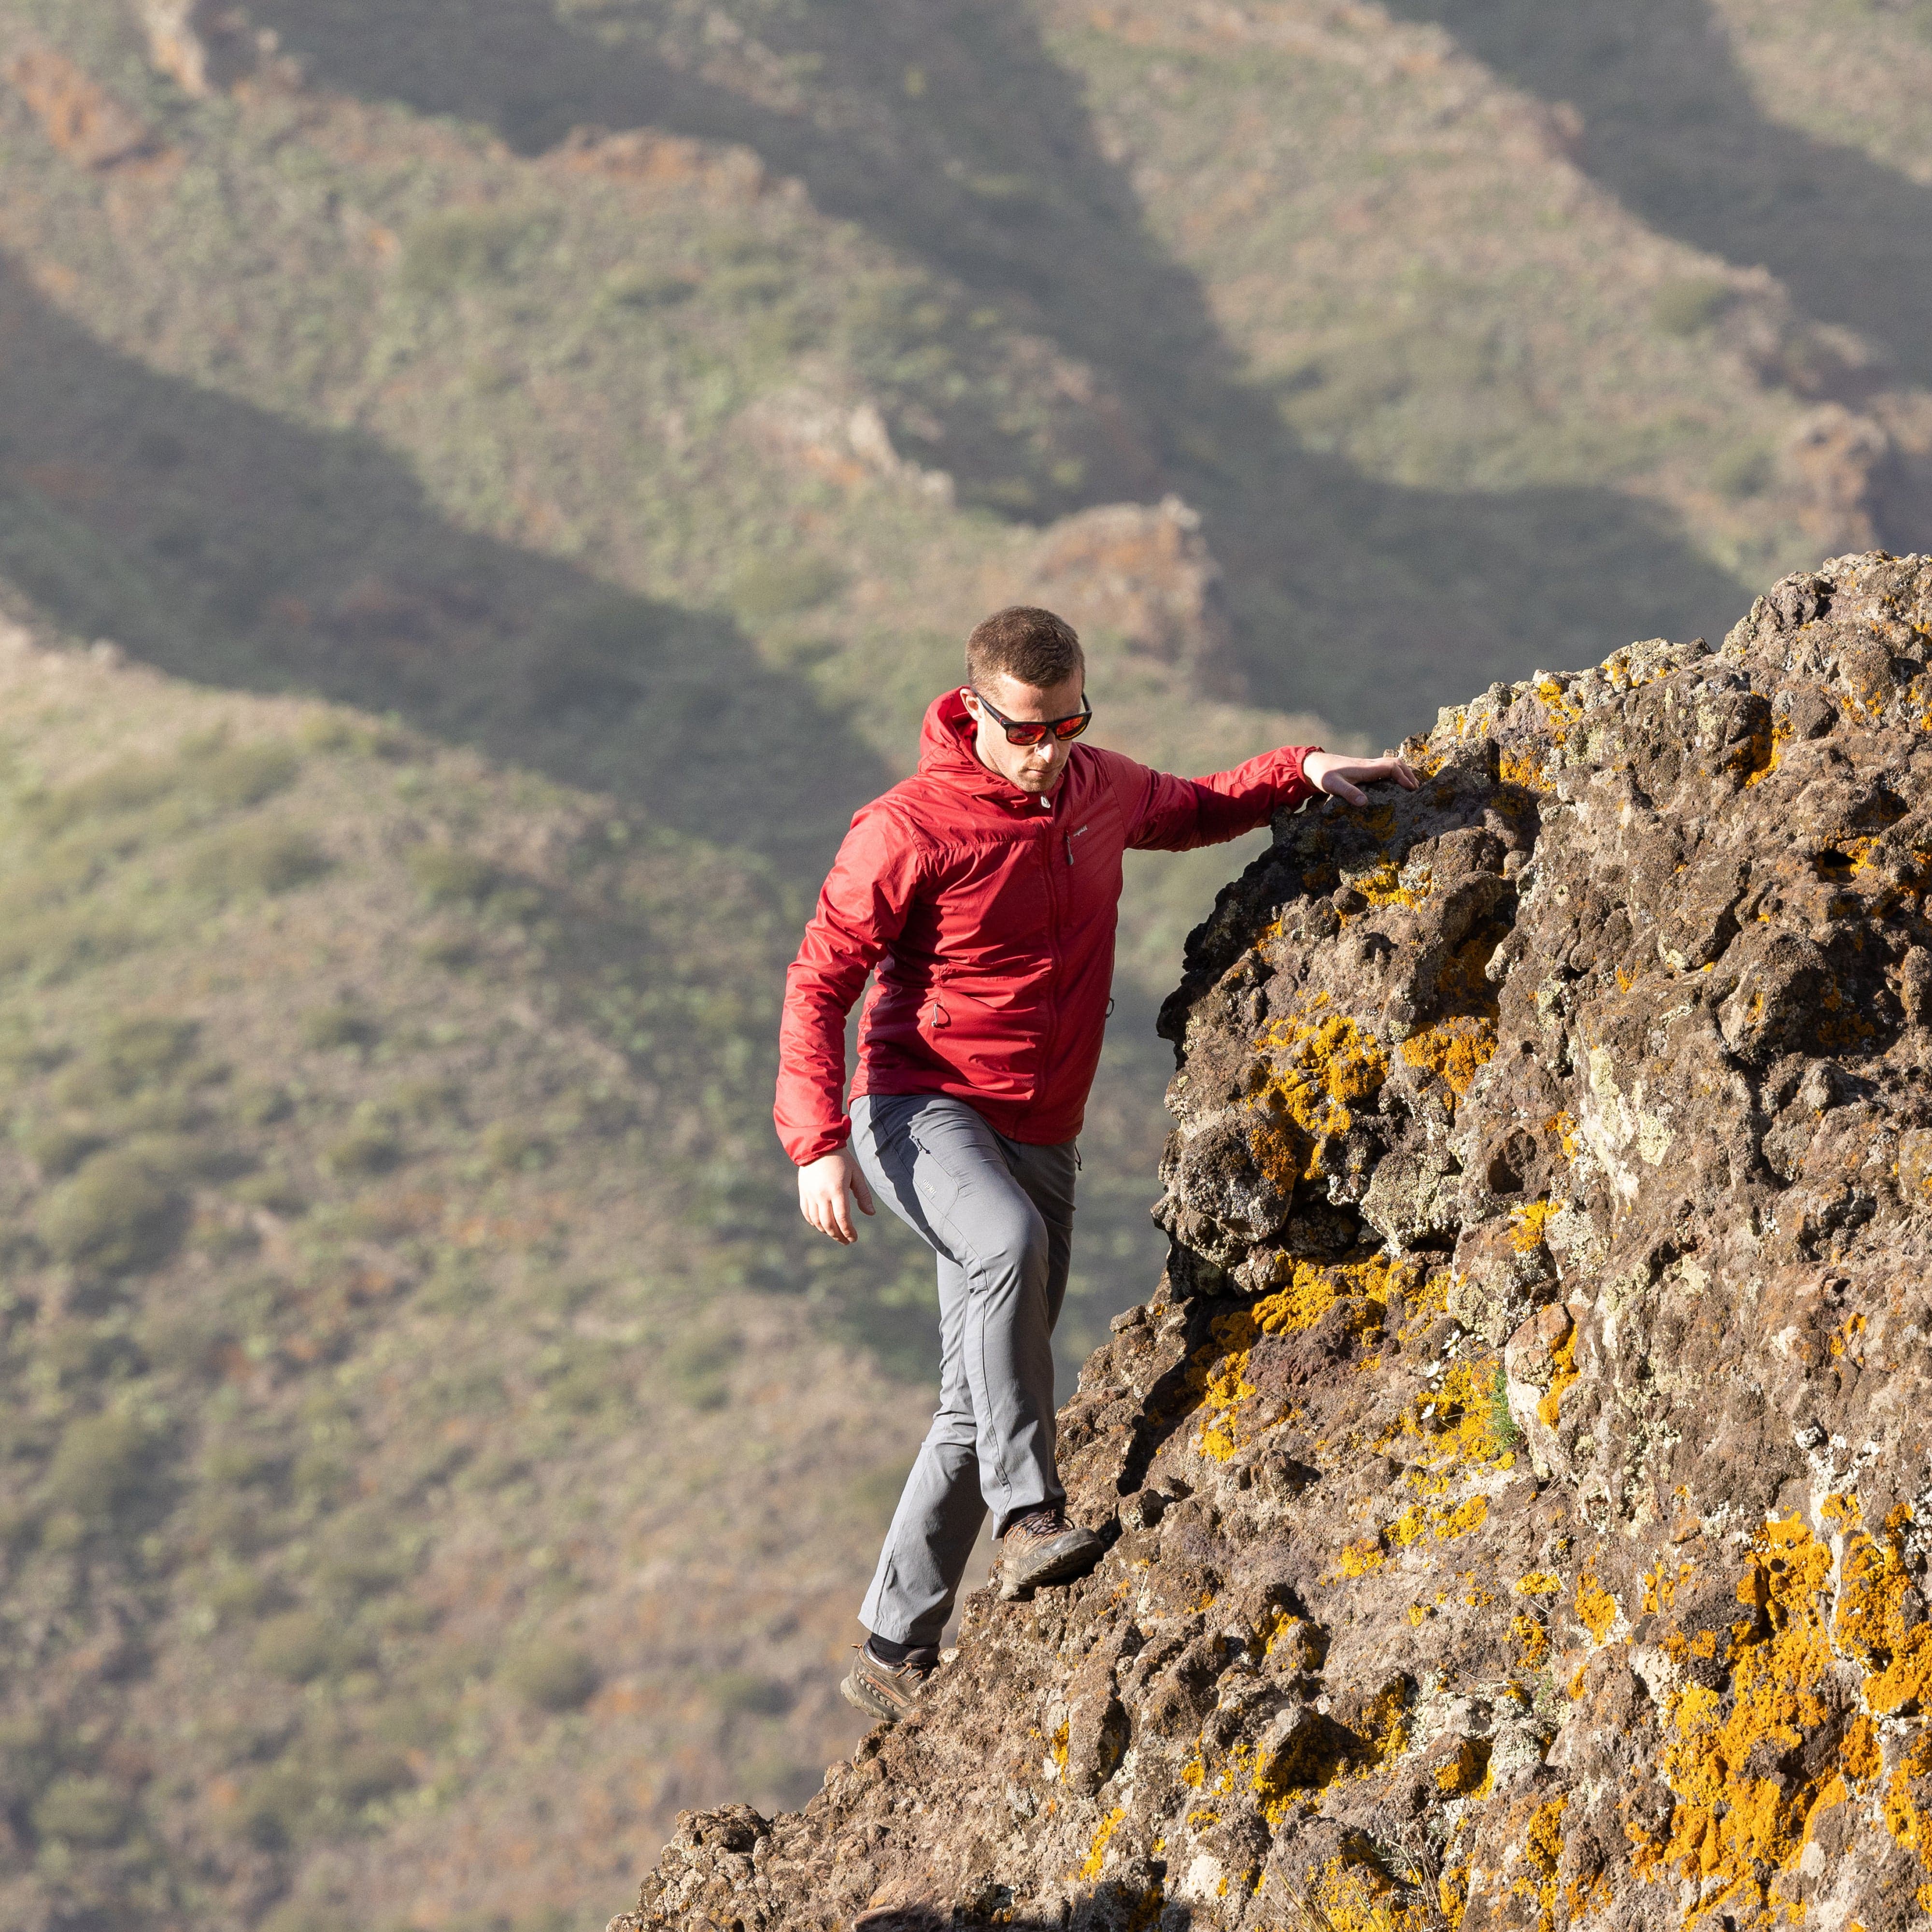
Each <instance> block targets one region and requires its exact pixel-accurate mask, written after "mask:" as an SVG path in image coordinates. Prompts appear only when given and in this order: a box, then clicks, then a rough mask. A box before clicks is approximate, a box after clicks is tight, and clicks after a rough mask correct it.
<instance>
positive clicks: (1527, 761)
mask: <svg viewBox="0 0 1932 1932" xmlns="http://www.w3.org/2000/svg"><path fill="white" fill-rule="evenodd" d="M1496 772H1497V775H1498V776H1499V778H1501V779H1502V781H1503V783H1504V784H1506V785H1520V786H1521V787H1523V790H1526V791H1537V792H1545V791H1547V790H1549V789H1550V780H1549V778H1547V776H1546V775H1545V774H1544V766H1543V756H1542V754H1541V752H1540V751H1535V750H1532V749H1529V748H1525V749H1523V750H1521V751H1505V752H1504V753H1503V754H1502V756H1501V757H1499V759H1498V760H1496Z"/></svg>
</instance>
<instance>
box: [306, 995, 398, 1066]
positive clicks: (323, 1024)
mask: <svg viewBox="0 0 1932 1932" xmlns="http://www.w3.org/2000/svg"><path fill="white" fill-rule="evenodd" d="M382 1037H383V1029H382V1026H381V1024H380V1022H378V1021H377V1019H376V1016H374V1014H373V1013H371V1012H370V1010H368V1007H365V1006H363V1005H362V1004H361V1003H360V1002H359V1001H355V1000H338V1001H335V1003H334V1004H333V1005H331V1006H326V1007H317V1008H316V1009H315V1010H314V1011H313V1012H312V1013H305V1014H303V1016H302V1044H303V1046H312V1047H314V1048H315V1049H316V1050H317V1052H323V1053H327V1052H333V1051H335V1049H338V1048H339V1047H345V1046H354V1047H370V1046H374V1045H375V1044H376V1043H377V1040H380V1039H381V1038H382Z"/></svg>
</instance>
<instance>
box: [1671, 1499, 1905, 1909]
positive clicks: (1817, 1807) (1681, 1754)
mask: <svg viewBox="0 0 1932 1932" xmlns="http://www.w3.org/2000/svg"><path fill="white" fill-rule="evenodd" d="M1840 1514H1841V1517H1843V1515H1844V1514H1846V1512H1844V1511H1841V1512H1840ZM1854 1541H1855V1544H1864V1546H1865V1548H1864V1550H1863V1551H1857V1552H1855V1556H1856V1557H1857V1564H1856V1565H1855V1566H1854V1567H1855V1568H1857V1575H1856V1576H1855V1577H1854V1576H1852V1575H1851V1574H1849V1572H1848V1574H1847V1577H1846V1591H1845V1592H1844V1594H1845V1596H1846V1599H1847V1600H1848V1601H1849V1607H1850V1622H1849V1625H1847V1624H1846V1608H1845V1607H1844V1606H1843V1605H1842V1604H1841V1610H1840V1615H1839V1626H1840V1631H1841V1641H1842V1642H1843V1643H1845V1644H1846V1646H1847V1647H1849V1649H1852V1652H1853V1653H1854V1654H1855V1655H1864V1656H1865V1657H1866V1658H1868V1659H1870V1660H1872V1661H1876V1659H1877V1658H1878V1657H1879V1655H1880V1653H1879V1651H1878V1649H1876V1647H1875V1646H1873V1645H1872V1643H1870V1637H1872V1636H1873V1634H1876V1632H1875V1631H1874V1630H1873V1628H1872V1627H1871V1626H1870V1622H1869V1619H1870V1616H1872V1615H1873V1613H1874V1611H1873V1605H1874V1602H1875V1601H1876V1604H1878V1606H1879V1607H1878V1609H1877V1610H1876V1615H1877V1616H1878V1619H1879V1622H1880V1623H1881V1624H1882V1622H1883V1621H1884V1613H1883V1610H1882V1600H1883V1598H1884V1596H1885V1568H1886V1553H1885V1552H1884V1551H1882V1550H1877V1549H1876V1547H1875V1546H1872V1545H1871V1544H1870V1539H1869V1538H1864V1537H1863V1535H1862V1533H1861V1534H1860V1535H1859V1536H1858V1538H1855V1540H1854ZM1860 1566H1861V1567H1860ZM1835 1567H1836V1566H1835V1564H1834V1561H1833V1558H1832V1550H1831V1548H1830V1547H1829V1544H1824V1543H1821V1542H1820V1541H1818V1540H1817V1538H1814V1536H1813V1535H1812V1533H1811V1530H1810V1529H1808V1527H1807V1526H1806V1525H1805V1523H1803V1522H1802V1520H1799V1519H1797V1518H1796V1517H1793V1518H1791V1519H1789V1520H1784V1521H1778V1522H1773V1523H1770V1524H1769V1525H1767V1526H1766V1529H1765V1530H1764V1531H1763V1534H1762V1535H1760V1537H1759V1538H1758V1539H1757V1544H1756V1546H1755V1547H1754V1550H1753V1551H1752V1553H1751V1567H1750V1568H1749V1569H1748V1571H1747V1572H1746V1573H1745V1576H1744V1577H1742V1580H1740V1581H1739V1584H1738V1586H1737V1596H1738V1601H1739V1604H1740V1605H1741V1606H1742V1608H1743V1610H1744V1614H1743V1615H1742V1616H1741V1617H1739V1619H1736V1620H1735V1621H1734V1622H1733V1623H1732V1625H1731V1626H1730V1640H1731V1643H1733V1645H1734V1646H1736V1662H1735V1664H1733V1667H1732V1669H1731V1671H1730V1678H1729V1681H1728V1683H1727V1685H1725V1686H1724V1688H1722V1689H1721V1690H1720V1689H1718V1688H1712V1686H1711V1685H1709V1684H1708V1683H1696V1682H1694V1683H1691V1684H1689V1685H1686V1686H1685V1688H1682V1690H1680V1691H1677V1692H1676V1693H1674V1694H1672V1696H1671V1697H1670V1699H1669V1700H1668V1703H1667V1739H1668V1742H1667V1744H1666V1746H1665V1748H1664V1753H1663V1757H1662V1763H1661V1769H1662V1771H1663V1773H1664V1778H1665V1780H1666V1781H1667V1783H1668V1784H1669V1785H1670V1789H1671V1791H1672V1793H1673V1796H1674V1797H1675V1799H1676V1805H1675V1807H1674V1808H1673V1812H1672V1816H1671V1822H1670V1835H1669V1837H1668V1838H1667V1839H1666V1840H1665V1841H1662V1842H1661V1843H1660V1842H1658V1841H1655V1840H1653V1839H1650V1838H1647V1837H1646V1836H1645V1835H1643V1833H1642V1832H1639V1831H1637V1829H1635V1828H1633V1829H1632V1838H1633V1840H1634V1844H1635V1850H1636V1870H1637V1876H1638V1877H1639V1879H1640V1880H1646V1881H1647V1880H1648V1879H1650V1878H1651V1877H1652V1876H1655V1875H1658V1873H1657V1868H1658V1867H1659V1866H1667V1867H1674V1868H1675V1869H1676V1871H1677V1872H1678V1873H1679V1874H1680V1875H1681V1876H1682V1877H1683V1878H1684V1879H1687V1880H1694V1881H1695V1882H1697V1885H1698V1886H1699V1892H1698V1901H1697V1906H1696V1909H1694V1911H1693V1912H1692V1913H1691V1916H1690V1918H1688V1920H1687V1921H1686V1923H1687V1924H1688V1925H1696V1924H1700V1923H1701V1922H1703V1921H1707V1920H1709V1919H1712V1918H1718V1919H1722V1918H1734V1919H1735V1918H1742V1917H1744V1916H1745V1915H1746V1914H1749V1915H1750V1918H1751V1922H1752V1923H1754V1924H1756V1923H1758V1922H1760V1921H1763V1922H1766V1923H1769V1915H1770V1913H1771V1911H1772V1906H1773V1904H1774V1903H1775V1901H1776V1900H1777V1898H1778V1893H1777V1891H1776V1889H1775V1888H1776V1887H1777V1885H1778V1878H1779V1875H1780V1874H1781V1873H1786V1872H1790V1871H1792V1870H1795V1869H1796V1867H1797V1864H1798V1861H1799V1858H1801V1857H1802V1855H1803V1853H1804V1850H1805V1846H1806V1844H1807V1843H1808V1842H1809V1841H1810V1839H1811V1837H1812V1835H1813V1834H1814V1832H1815V1830H1816V1829H1817V1825H1818V1823H1819V1821H1820V1819H1821V1818H1822V1817H1823V1815H1824V1814H1826V1812H1828V1811H1831V1810H1832V1809H1833V1808H1835V1807H1836V1806H1838V1805H1842V1804H1844V1803H1845V1802H1847V1801H1848V1800H1849V1799H1852V1798H1853V1797H1855V1796H1858V1795H1859V1794H1860V1793H1861V1791H1862V1790H1864V1788H1866V1787H1870V1785H1871V1784H1873V1782H1874V1781H1876V1778H1877V1777H1878V1775H1879V1772H1880V1769H1881V1767H1882V1760H1881V1757H1880V1754H1879V1745H1878V1739H1877V1736H1876V1731H1875V1730H1874V1727H1873V1725H1872V1724H1871V1722H1870V1719H1869V1718H1867V1717H1865V1716H1864V1715H1862V1714H1861V1715H1859V1716H1858V1717H1857V1718H1854V1719H1853V1721H1852V1722H1851V1724H1849V1726H1847V1727H1846V1729H1845V1730H1843V1733H1842V1734H1841V1736H1839V1737H1838V1739H1837V1741H1836V1742H1835V1745H1834V1747H1833V1748H1830V1749H1829V1750H1825V1751H1818V1750H1816V1749H1815V1748H1814V1749H1807V1748H1805V1747H1807V1746H1808V1745H1811V1743H1812V1742H1813V1741H1814V1740H1815V1739H1817V1737H1818V1736H1819V1735H1820V1733H1825V1734H1826V1736H1829V1729H1828V1727H1829V1726H1830V1725H1832V1724H1833V1722H1834V1721H1835V1711H1836V1709H1837V1708H1838V1706H1837V1702H1836V1697H1835V1693H1834V1691H1833V1685H1832V1679H1833V1678H1834V1676H1835V1655H1834V1650H1833V1645H1832V1637H1833V1634H1834V1631H1833V1628H1832V1623H1831V1622H1830V1617H1831V1612H1832V1595H1833V1571H1834V1569H1835ZM1874 1593H1875V1595H1874ZM1685 1649H1687V1651H1688V1650H1694V1649H1695V1646H1688V1645H1687V1646H1685ZM1715 1654H1716V1650H1715V1645H1713V1646H1712V1647H1711V1649H1709V1651H1708V1652H1706V1655H1715ZM1880 1675H1882V1673H1880ZM1876 1681H1877V1679H1876V1678H1875V1677H1868V1678H1867V1697H1869V1696H1870V1688H1871V1687H1872V1686H1873V1684H1874V1683H1875V1682H1876ZM1767 1760H1769V1762H1767ZM1760 1765H1763V1766H1764V1769H1762V1770H1760V1769H1759V1768H1758V1767H1759V1766H1760ZM1894 1796H1897V1799H1898V1800H1899V1801H1900V1802H1897V1803H1896V1804H1895V1803H1894ZM1881 1808H1882V1812H1883V1814H1884V1816H1885V1819H1886V1822H1887V1823H1888V1824H1889V1825H1891V1827H1892V1832H1893V1835H1894V1838H1898V1839H1899V1840H1900V1843H1909V1842H1912V1841H1913V1835H1915V1833H1916V1832H1917V1829H1918V1826H1917V1821H1916V1814H1915V1813H1914V1812H1912V1811H1911V1810H1910V1799H1909V1793H1907V1792H1905V1791H1904V1790H1903V1787H1901V1786H1900V1784H1899V1783H1898V1781H1897V1777H1896V1775H1894V1780H1893V1782H1892V1784H1891V1786H1890V1787H1888V1790H1887V1792H1886V1793H1885V1796H1884V1799H1883V1801H1882V1806H1881ZM1790 1915H1791V1914H1790V1913H1788V1912H1787V1916H1790Z"/></svg>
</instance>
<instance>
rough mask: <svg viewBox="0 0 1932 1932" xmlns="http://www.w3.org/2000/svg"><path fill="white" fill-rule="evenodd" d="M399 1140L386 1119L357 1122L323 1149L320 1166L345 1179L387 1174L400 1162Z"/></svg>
mask: <svg viewBox="0 0 1932 1932" xmlns="http://www.w3.org/2000/svg"><path fill="white" fill-rule="evenodd" d="M402 1159H403V1143H402V1139H401V1136H400V1135H398V1133H397V1132H396V1130H395V1127H393V1126H392V1124H390V1123H389V1121H383V1120H365V1121H358V1122H357V1123H356V1124H355V1125H354V1126H353V1127H351V1128H350V1130H349V1131H348V1132H347V1133H345V1134H341V1135H338V1136H337V1137H336V1139H334V1140H332V1142H329V1145H328V1147H327V1148H326V1149H325V1150H324V1151H323V1157H322V1164H323V1166H325V1167H326V1168H327V1169H329V1172H330V1173H332V1174H334V1175H338V1176H342V1177H344V1178H347V1177H350V1176H353V1175H376V1174H387V1173H389V1172H391V1170H392V1169H395V1168H396V1167H398V1166H401V1163H402Z"/></svg>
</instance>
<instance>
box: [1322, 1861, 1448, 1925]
mask: <svg viewBox="0 0 1932 1932" xmlns="http://www.w3.org/2000/svg"><path fill="white" fill-rule="evenodd" d="M1286 1890H1287V1891H1288V1894H1289V1903H1291V1904H1292V1906H1294V1908H1295V1911H1296V1912H1297V1914H1298V1915H1299V1917H1300V1918H1301V1921H1302V1922H1303V1923H1304V1924H1308V1925H1319V1926H1322V1927H1324V1928H1325V1932H1427V1927H1429V1926H1430V1924H1432V1922H1433V1914H1432V1913H1431V1912H1430V1910H1429V1908H1428V1905H1427V1901H1426V1900H1409V1901H1406V1902H1405V1900H1403V1897H1402V1894H1400V1892H1399V1891H1397V1888H1396V1885H1395V1883H1394V1880H1392V1879H1391V1878H1389V1876H1388V1874H1387V1873H1385V1872H1384V1871H1382V1869H1381V1868H1380V1867H1379V1866H1378V1865H1376V1864H1373V1862H1371V1861H1370V1860H1369V1859H1368V1858H1367V1857H1364V1856H1360V1855H1355V1854H1352V1853H1350V1852H1342V1853H1340V1854H1338V1855H1337V1856H1336V1857H1334V1858H1331V1859H1330V1860H1329V1861H1328V1863H1327V1864H1325V1865H1324V1866H1323V1867H1322V1868H1321V1870H1319V1871H1310V1873H1308V1876H1307V1878H1306V1879H1305V1880H1304V1882H1303V1886H1302V1888H1301V1889H1300V1890H1298V1889H1296V1888H1295V1887H1294V1886H1293V1885H1289V1886H1288V1887H1287V1888H1286Z"/></svg>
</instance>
